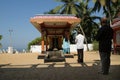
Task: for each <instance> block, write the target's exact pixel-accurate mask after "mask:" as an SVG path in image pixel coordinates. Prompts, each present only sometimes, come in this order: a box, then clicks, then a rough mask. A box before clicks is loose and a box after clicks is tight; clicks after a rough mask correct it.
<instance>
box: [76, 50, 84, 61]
mask: <svg viewBox="0 0 120 80" xmlns="http://www.w3.org/2000/svg"><path fill="white" fill-rule="evenodd" d="M77 53H78V62H83V57H84V55H83V49H77Z"/></svg>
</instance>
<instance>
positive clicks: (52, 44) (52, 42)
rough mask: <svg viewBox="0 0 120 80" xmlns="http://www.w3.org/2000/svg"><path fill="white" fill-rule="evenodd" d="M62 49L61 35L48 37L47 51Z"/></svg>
mask: <svg viewBox="0 0 120 80" xmlns="http://www.w3.org/2000/svg"><path fill="white" fill-rule="evenodd" d="M54 49H56V50H62V35H60V36H53V37H49V49H48V51H53V50H54Z"/></svg>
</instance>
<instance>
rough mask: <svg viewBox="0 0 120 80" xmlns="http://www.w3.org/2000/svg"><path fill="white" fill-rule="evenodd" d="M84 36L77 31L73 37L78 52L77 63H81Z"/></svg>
mask: <svg viewBox="0 0 120 80" xmlns="http://www.w3.org/2000/svg"><path fill="white" fill-rule="evenodd" d="M84 38H85V37H84V36H83V35H82V34H81V32H80V31H78V35H77V36H76V38H75V42H76V45H77V53H78V63H83V62H84V60H83V57H84V55H83V50H84Z"/></svg>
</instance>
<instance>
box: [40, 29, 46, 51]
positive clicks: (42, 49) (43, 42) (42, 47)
mask: <svg viewBox="0 0 120 80" xmlns="http://www.w3.org/2000/svg"><path fill="white" fill-rule="evenodd" d="M44 36H45V33H44V31H42V42H41V45H42V46H41V51H42V53H44V51H45V49H44V45H45V40H44Z"/></svg>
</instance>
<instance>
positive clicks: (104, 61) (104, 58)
mask: <svg viewBox="0 0 120 80" xmlns="http://www.w3.org/2000/svg"><path fill="white" fill-rule="evenodd" d="M110 56H111V53H110V52H100V59H101V69H102V72H103V73H109V68H110V62H111V61H110Z"/></svg>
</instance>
